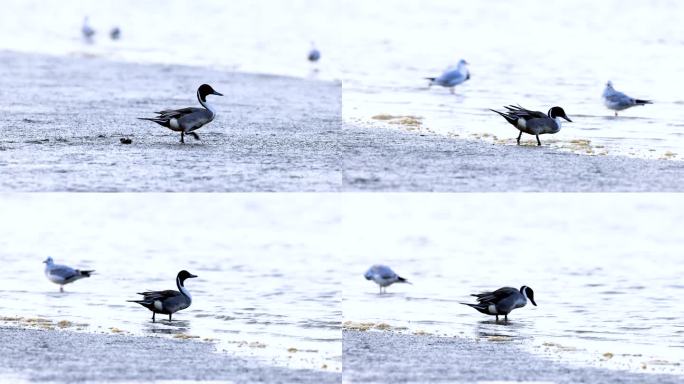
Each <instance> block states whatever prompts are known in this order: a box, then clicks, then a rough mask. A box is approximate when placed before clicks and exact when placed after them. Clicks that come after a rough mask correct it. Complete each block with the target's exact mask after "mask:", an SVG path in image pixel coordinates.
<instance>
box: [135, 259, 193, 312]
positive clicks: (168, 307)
mask: <svg viewBox="0 0 684 384" xmlns="http://www.w3.org/2000/svg"><path fill="white" fill-rule="evenodd" d="M195 277H197V275H193V274H192V273H190V272H188V271H186V270H182V271H180V272H178V275H177V276H176V286H177V287H178V291H174V290H167V291H147V292H138V295H142V296H143V298H142V300H128V302H131V303H137V304H140V305H142V306H143V307H145V308H147V309H149V310H150V311H152V322H153V323H154V322H155V321H156V320H155V315H156V314H157V313H160V314H163V315H169V321H171V315H173V314H174V313H176V312H178V311H181V310H183V309H186V308H188V307H189V306H190V304H192V296H191V295H190V291H188V289H187V288H185V280H187V279H192V278H195Z"/></svg>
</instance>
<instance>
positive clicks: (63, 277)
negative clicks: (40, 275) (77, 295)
mask: <svg viewBox="0 0 684 384" xmlns="http://www.w3.org/2000/svg"><path fill="white" fill-rule="evenodd" d="M43 263H45V277H47V278H48V280H50V281H52V282H53V283H55V284H59V290H60V292H63V291H64V285H65V284H69V283H73V282H74V281H76V280H80V279H83V278H86V277H90V275H91V274H92V273H93V272H95V271H94V270H81V269H74V268H71V267H69V266H66V265H61V264H55V262H54V260H52V257H48V258H47V259H45V261H43Z"/></svg>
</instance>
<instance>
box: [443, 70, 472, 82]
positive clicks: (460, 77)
mask: <svg viewBox="0 0 684 384" xmlns="http://www.w3.org/2000/svg"><path fill="white" fill-rule="evenodd" d="M465 78H466V75H464V74H463V73H462V72H461V71H460V70H459V69H458V68H451V69H449V70H447V71H445V72H444V73H442V74H441V75H440V76H439V77H438V78H437V79H436V81H439V82H442V83H447V84H448V83H454V82H462V81H464V80H465Z"/></svg>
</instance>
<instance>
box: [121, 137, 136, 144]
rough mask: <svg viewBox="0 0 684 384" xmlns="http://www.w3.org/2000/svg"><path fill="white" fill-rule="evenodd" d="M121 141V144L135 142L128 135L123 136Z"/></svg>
mask: <svg viewBox="0 0 684 384" xmlns="http://www.w3.org/2000/svg"><path fill="white" fill-rule="evenodd" d="M119 141H120V142H121V144H131V143H132V142H133V140H131V139H129V138H128V137H122V138H120V139H119Z"/></svg>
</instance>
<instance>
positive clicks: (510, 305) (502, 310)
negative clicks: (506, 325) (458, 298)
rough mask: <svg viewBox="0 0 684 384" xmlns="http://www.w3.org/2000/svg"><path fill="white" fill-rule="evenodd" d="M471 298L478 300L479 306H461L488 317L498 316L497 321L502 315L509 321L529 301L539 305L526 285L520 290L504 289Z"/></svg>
mask: <svg viewBox="0 0 684 384" xmlns="http://www.w3.org/2000/svg"><path fill="white" fill-rule="evenodd" d="M471 296H474V297H476V298H477V302H478V303H477V304H470V303H461V304H463V305H467V306H469V307H473V308H475V309H476V310H478V311H479V312H481V313H484V314H486V315H492V316H496V321H499V316H500V315H503V316H504V320H505V321H508V314H509V313H511V311H512V310H514V309H516V308H522V307H524V306H525V305H527V300H528V299H529V300H530V301H531V302H532V304H533V305H535V306H536V305H537V303H535V301H534V292H533V291H532V288H530V287H528V286H525V285H523V286H522V287H520V289H519V290H518V289H515V288H512V287H503V288H499V289H497V290H496V291H493V292H482V293H476V294H472V295H471Z"/></svg>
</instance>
